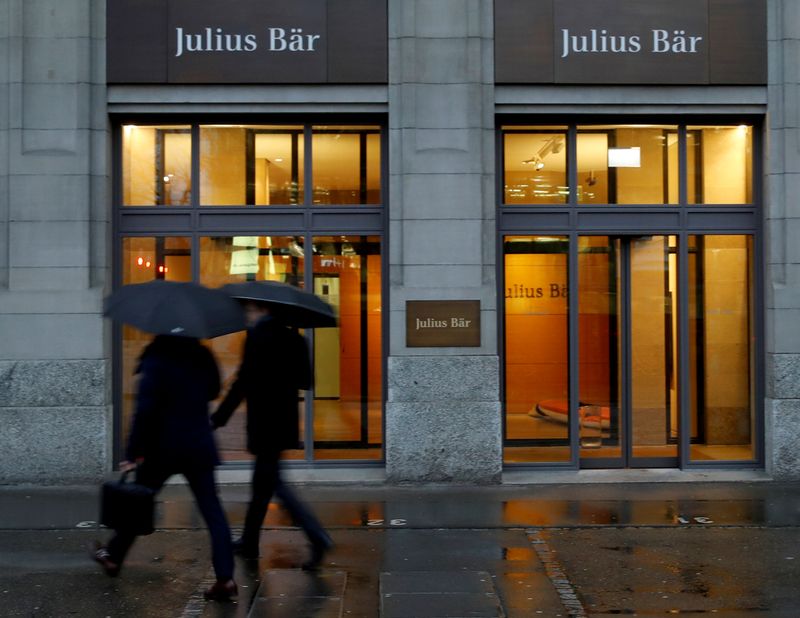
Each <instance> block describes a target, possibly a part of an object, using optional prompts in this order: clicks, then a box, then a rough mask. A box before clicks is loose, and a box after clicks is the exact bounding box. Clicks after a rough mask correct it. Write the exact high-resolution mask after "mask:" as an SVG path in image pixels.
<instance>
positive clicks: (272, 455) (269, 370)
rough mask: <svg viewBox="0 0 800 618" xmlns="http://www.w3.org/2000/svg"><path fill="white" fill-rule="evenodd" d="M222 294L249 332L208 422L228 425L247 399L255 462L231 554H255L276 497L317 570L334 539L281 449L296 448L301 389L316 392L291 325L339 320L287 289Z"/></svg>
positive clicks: (244, 286)
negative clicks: (294, 481)
mask: <svg viewBox="0 0 800 618" xmlns="http://www.w3.org/2000/svg"><path fill="white" fill-rule="evenodd" d="M223 290H224V291H226V292H227V293H228V294H230V295H231V296H233V297H234V298H237V299H239V300H240V301H242V302H243V303H244V307H245V316H246V321H247V323H248V331H247V338H246V340H245V344H244V353H243V356H242V362H241V365H240V367H239V371H238V374H237V376H236V380H235V381H234V383H233V384H232V386H231V388H230V390H229V391H228V394H227V396H226V397H225V399H224V400H223V401H222V403H221V404H220V405H219V407H218V408H217V410H216V412H215V413H214V414H212V415H211V422H212V424H213V426H214V427H215V428H217V427H222V426H224V425H225V424H226V423H227V422H228V419H230V417H231V415H232V414H233V412H234V411H235V409H236V407H237V406H238V405H239V403H240V402H241V401H242V399H246V401H247V449H248V450H249V451H250V452H251V453H252V454H254V455H255V457H256V459H255V463H254V468H253V476H252V479H251V499H250V504H249V505H248V508H247V515H246V516H245V524H244V530H243V532H242V536H241V538H239V539H238V540H236V541H234V549H235V551H236V552H237V553H239V554H241V555H242V556H244V557H247V558H257V557H258V555H259V537H260V533H261V524H262V523H263V521H264V517H265V516H266V514H267V509H268V507H269V503H270V501H271V500H272V496H273V494H275V495H277V496H278V497H279V498H280V499H281V502H282V503H283V505H284V507H286V509H287V511H288V512H289V514H290V515H291V517H292V519H293V520H294V522H295V523H296V524H297V525H299V526H300V527H301V528H302V529H303V531H304V532H305V534H306V536H307V537H308V540H309V542H310V544H311V556H310V558H309V560H308V561H306V562H305V563H303V565H302V566H303V568H304V569H306V570H313V569H316V568H318V567H319V565H320V563H321V562H322V558H323V556H324V554H325V552H327V551H328V550H330V549H331V548H332V547H333V541H332V540H331V538H330V536H329V535H328V533H327V532H326V531H325V529H324V528H323V527H322V525H321V524H320V522H319V521H318V520H317V518H316V517H315V516H314V515H313V514H312V513H311V511H310V510H309V509H308V508H307V507H306V506H305V505H304V504H303V503H302V502H300V500H298V499H297V497H296V496H295V495H294V493H293V492H292V491H291V490H290V489H289V487H288V486H287V485H286V484H285V483H284V482H283V480H282V478H281V473H280V459H281V453H282V451H284V450H286V449H292V448H297V445H298V442H299V413H298V401H299V398H298V391H299V390H307V389H309V388H311V382H312V378H311V364H310V361H309V353H308V347H307V345H306V342H305V339H304V338H303V337H302V336H301V335H300V334H299V333H298V332H297V331H296V330H293V329H292V328H290V327H289V325H292V326H297V327H302V328H311V327H314V326H331V325H335V324H336V318H335V316H334V314H333V309H332V308H331V307H330V305H328V304H327V303H325V302H323V301H322V300H320V299H319V298H317V297H316V296H314V295H313V294H309V293H308V292H304V291H302V290H300V289H298V288H295V287H293V286H289V285H286V284H280V283H275V282H269V281H250V282H244V283H238V284H229V285H227V286H224V287H223Z"/></svg>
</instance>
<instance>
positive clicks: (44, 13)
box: [22, 0, 93, 38]
mask: <svg viewBox="0 0 800 618" xmlns="http://www.w3.org/2000/svg"><path fill="white" fill-rule="evenodd" d="M92 4H93V3H92V0H25V2H23V3H22V5H23V12H22V25H23V32H24V34H25V36H28V37H49V38H58V37H88V36H90V35H91V24H92V20H91V18H92V14H91V8H92Z"/></svg>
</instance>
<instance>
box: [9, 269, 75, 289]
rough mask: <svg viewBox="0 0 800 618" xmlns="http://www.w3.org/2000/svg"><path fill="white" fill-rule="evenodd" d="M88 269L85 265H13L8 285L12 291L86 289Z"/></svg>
mask: <svg viewBox="0 0 800 618" xmlns="http://www.w3.org/2000/svg"><path fill="white" fill-rule="evenodd" d="M88 285H89V269H88V268H87V267H85V266H67V267H65V268H60V267H58V266H48V267H40V266H34V267H14V268H11V269H10V271H9V277H8V286H9V289H11V290H13V291H14V292H21V291H26V292H31V291H43V290H47V291H48V292H68V291H72V290H82V289H86V288H87V287H88Z"/></svg>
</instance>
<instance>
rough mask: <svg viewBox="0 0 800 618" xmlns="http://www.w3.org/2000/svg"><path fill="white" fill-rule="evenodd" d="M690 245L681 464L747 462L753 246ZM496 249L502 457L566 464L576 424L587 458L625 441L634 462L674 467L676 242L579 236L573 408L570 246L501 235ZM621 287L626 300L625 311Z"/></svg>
mask: <svg viewBox="0 0 800 618" xmlns="http://www.w3.org/2000/svg"><path fill="white" fill-rule="evenodd" d="M690 244H691V246H690V248H689V256H690V259H689V272H688V277H689V282H690V288H689V289H690V298H689V303H690V309H689V316H690V319H689V349H688V353H689V359H690V369H689V374H690V379H689V384H688V388H689V391H690V394H689V401H690V424H691V428H690V431H691V435H690V458H691V459H692V460H697V461H714V460H717V461H749V460H752V459H753V458H754V457H755V452H754V440H753V436H754V434H755V428H754V421H755V414H754V410H755V403H754V401H753V395H752V386H751V383H752V372H753V367H754V359H755V357H754V350H753V349H752V345H751V344H750V340H751V331H752V274H751V272H752V259H753V258H752V239H751V238H750V237H749V236H742V235H732V236H720V235H704V236H692V237H691V241H690ZM504 249H505V258H504V259H505V275H506V284H505V343H506V380H505V382H506V395H505V402H506V405H505V415H506V448H505V457H506V460H507V461H509V462H542V463H547V462H550V463H552V462H565V461H569V459H570V445H569V418H570V414H575V413H577V414H578V428H579V436H578V438H579V439H578V445H579V449H580V457H581V458H582V459H587V458H594V459H598V458H606V459H618V458H621V457H622V456H623V449H624V448H625V442H624V441H625V440H629V441H630V445H629V448H630V453H631V456H632V457H633V458H677V457H678V448H679V402H680V392H679V388H678V367H679V365H678V350H679V341H678V322H677V320H678V304H677V303H678V294H677V286H678V270H677V249H678V247H677V239H676V237H674V236H646V237H631V238H628V239H622V238H619V237H618V238H612V237H608V236H582V237H579V241H578V247H577V249H578V290H577V293H578V316H577V319H578V372H579V397H580V399H579V402H578V403H577V405H573V406H570V405H569V397H568V371H569V366H568V362H567V350H568V330H567V329H568V324H567V309H568V307H567V295H566V288H565V283H564V282H565V281H566V262H567V250H568V247H567V242H566V239H564V238H559V237H543V236H508V237H506V238H505V242H504ZM623 253H624V254H625V255H626V258H625V261H624V262H623V259H622V258H623ZM624 279H627V286H629V290H630V296H629V297H628V298H627V304H628V307H625V308H623V307H622V306H621V303H622V302H623V297H622V294H621V290H622V289H623V286H625V285H626V282H625V281H624ZM623 315H627V316H629V317H628V318H626V320H627V321H626V322H624V321H623ZM626 343H627V345H628V346H629V349H630V362H629V367H627V372H628V373H627V375H628V377H627V383H628V388H629V394H628V397H629V403H628V404H627V408H629V412H628V413H627V414H626V413H625V412H624V408H625V407H626V401H625V399H624V397H625V388H626V386H625V377H624V376H625V374H624V370H625V369H626V367H625V366H624V364H623V354H624V353H625V351H624V347H623V345H624V344H626ZM626 423H630V427H626V426H625V424H626Z"/></svg>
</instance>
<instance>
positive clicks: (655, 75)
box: [495, 0, 767, 84]
mask: <svg viewBox="0 0 800 618" xmlns="http://www.w3.org/2000/svg"><path fill="white" fill-rule="evenodd" d="M766 45H767V32H766V3H765V1H764V0H646V1H644V0H639V1H633V0H495V63H496V81H497V82H501V83H502V82H505V83H555V84H598V83H601V84H765V83H766V78H767V75H766V67H767V62H766V58H767V54H766Z"/></svg>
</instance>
